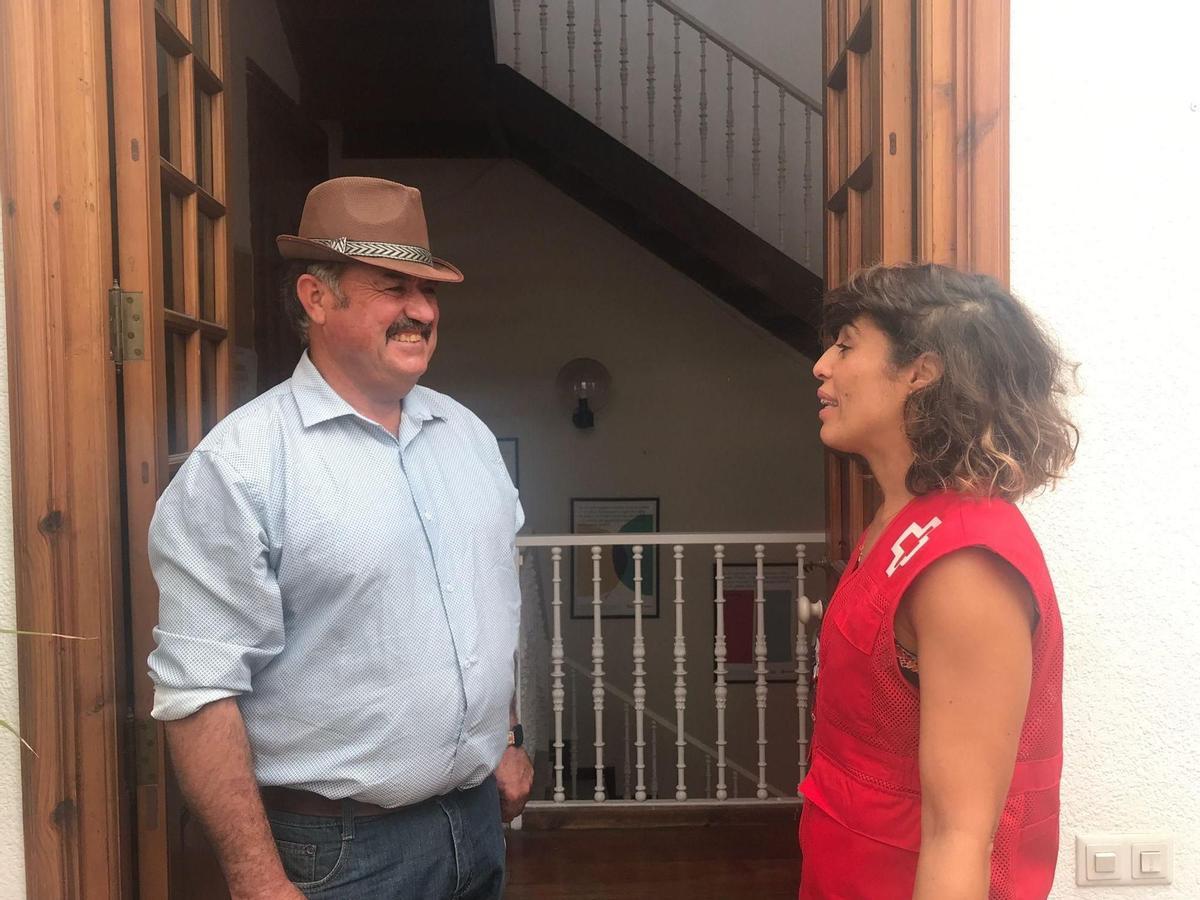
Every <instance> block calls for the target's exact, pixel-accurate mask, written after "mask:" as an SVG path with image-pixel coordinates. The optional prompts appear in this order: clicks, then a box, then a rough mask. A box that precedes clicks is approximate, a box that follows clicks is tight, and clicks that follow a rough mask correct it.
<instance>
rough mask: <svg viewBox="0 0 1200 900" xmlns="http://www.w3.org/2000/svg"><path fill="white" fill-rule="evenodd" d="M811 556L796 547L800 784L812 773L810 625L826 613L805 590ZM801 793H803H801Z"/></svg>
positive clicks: (798, 767)
mask: <svg viewBox="0 0 1200 900" xmlns="http://www.w3.org/2000/svg"><path fill="white" fill-rule="evenodd" d="M806 556H807V548H806V547H805V546H804V544H797V545H796V717H797V720H798V722H799V730H800V734H799V741H798V743H799V746H800V761H799V764H798V766H797V770H798V771H799V773H800V778H799V779H798V780H797V784H799V781H802V780H803V779H804V776H805V774H807V772H808V717H809V703H810V691H809V687H808V682H809V678H810V672H809V663H808V656H809V651H808V624H809V622H812V621H814V620H816V619H818V618H820V617H821V615H822V613H823V612H824V611H825V607H824V604H822V603H821V602H820V601H818V602H816V603H813V602H812V601H811V600H809V599H808V594H807V592H806V591H805V587H806V578H805V572H804V560H805V558H806ZM797 793H799V791H797Z"/></svg>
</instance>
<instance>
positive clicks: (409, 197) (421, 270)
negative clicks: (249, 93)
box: [275, 176, 463, 281]
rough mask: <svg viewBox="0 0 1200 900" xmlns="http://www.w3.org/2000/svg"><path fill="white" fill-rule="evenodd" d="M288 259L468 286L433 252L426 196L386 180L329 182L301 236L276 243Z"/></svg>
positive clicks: (319, 191) (311, 201)
mask: <svg viewBox="0 0 1200 900" xmlns="http://www.w3.org/2000/svg"><path fill="white" fill-rule="evenodd" d="M275 244H276V246H277V247H279V252H280V253H281V254H283V256H284V257H285V258H287V259H309V260H312V261H314V262H360V263H365V264H366V265H368V266H379V267H380V268H382V269H391V270H392V271H393V272H403V273H405V274H406V275H415V276H416V277H418V278H428V279H429V280H430V281H462V280H463V274H462V272H460V271H459V270H458V269H457V268H456V267H455V266H453V265H451V264H450V263H448V262H446V261H445V260H444V259H438V258H437V257H436V256H434V255H433V254H432V253H430V252H429V229H428V228H427V227H426V225H425V208H424V207H423V206H422V205H421V192H420V191H418V190H417V189H416V188H411V187H407V186H405V185H403V184H397V183H396V182H394V181H388V180H386V179H383V178H362V177H357V176H352V177H347V178H333V179H330V180H329V181H323V182H321V183H320V184H318V185H317V186H316V187H315V188H313V189H312V190H311V191H309V192H308V198H307V199H306V200H305V201H304V214H303V215H302V216H301V217H300V234H298V235H294V234H281V235H279V237H277V238H275Z"/></svg>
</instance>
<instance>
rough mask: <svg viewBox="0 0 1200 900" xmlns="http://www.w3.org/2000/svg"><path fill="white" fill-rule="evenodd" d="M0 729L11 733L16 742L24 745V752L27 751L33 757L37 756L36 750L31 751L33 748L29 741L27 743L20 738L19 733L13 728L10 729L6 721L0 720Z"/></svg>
mask: <svg viewBox="0 0 1200 900" xmlns="http://www.w3.org/2000/svg"><path fill="white" fill-rule="evenodd" d="M0 728H3V729H5V730H6V731H11V732H12V733H13V735H14V736H15V737H16V739H17V740H18V741H20V742H21V743H22V744H24V745H25V749H26V750H28V751H29V752H30V753H32V754H33V755H34V756H37V755H38V754H37V751H36V750H34V749H33V747H31V746H30V745H29V741H27V740H25V738H23V737H21V735H20V733H19V732H18V731H17V729H15V728H13V727H12V725H10V724H9V723H8V722H7V721H5V720H4V719H0Z"/></svg>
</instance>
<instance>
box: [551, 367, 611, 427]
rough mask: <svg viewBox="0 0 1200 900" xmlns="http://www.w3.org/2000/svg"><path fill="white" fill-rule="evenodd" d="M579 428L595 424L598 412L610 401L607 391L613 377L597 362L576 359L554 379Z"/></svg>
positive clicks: (560, 370) (572, 419)
mask: <svg viewBox="0 0 1200 900" xmlns="http://www.w3.org/2000/svg"><path fill="white" fill-rule="evenodd" d="M554 383H555V385H556V386H557V387H558V393H559V396H560V397H562V399H563V402H564V403H565V404H566V407H567V409H569V410H570V411H571V421H572V422H574V423H575V427H576V428H591V427H592V426H593V425H595V424H596V413H597V412H599V411H600V410H601V409H603V408H604V404H605V402H606V401H607V400H608V389H609V387H610V386H611V385H612V376H611V375H609V374H608V369H606V368H604V366H603V365H602V364H601V363H599V362H597V361H596V360H594V359H589V358H587V357H580V358H579V359H573V360H571V361H570V362H569V363H567V364H566V365H565V366H563V367H562V368H561V369H559V370H558V376H557V377H556V378H555V379H554Z"/></svg>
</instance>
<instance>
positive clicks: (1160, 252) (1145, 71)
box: [1012, 0, 1200, 900]
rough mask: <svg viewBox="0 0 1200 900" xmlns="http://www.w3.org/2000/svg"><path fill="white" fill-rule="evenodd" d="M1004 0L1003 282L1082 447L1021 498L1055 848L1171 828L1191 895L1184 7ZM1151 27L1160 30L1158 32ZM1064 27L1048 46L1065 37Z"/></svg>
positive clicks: (1193, 492) (1199, 311)
mask: <svg viewBox="0 0 1200 900" xmlns="http://www.w3.org/2000/svg"><path fill="white" fill-rule="evenodd" d="M1097 13H1098V10H1097V8H1096V5H1095V4H1094V3H1089V2H1086V0H1062V2H1059V3H1044V2H1038V0H1015V2H1014V3H1013V4H1012V283H1013V286H1014V289H1015V290H1016V291H1017V292H1018V294H1020V295H1022V296H1023V297H1024V298H1025V300H1026V301H1027V302H1028V303H1029V304H1030V305H1031V306H1033V307H1034V308H1035V309H1036V310H1037V311H1038V312H1039V313H1040V314H1041V315H1042V316H1043V317H1044V318H1045V319H1046V320H1047V321H1048V323H1049V324H1050V325H1051V326H1052V327H1053V328H1054V329H1055V331H1057V333H1058V334H1059V336H1060V337H1061V339H1062V342H1063V344H1064V346H1065V349H1066V351H1067V352H1068V353H1069V354H1070V355H1071V356H1072V357H1073V358H1074V359H1075V360H1077V361H1078V362H1079V363H1080V364H1081V367H1080V370H1079V378H1080V383H1081V388H1082V391H1081V393H1080V395H1079V396H1078V397H1077V399H1076V400H1075V403H1074V408H1075V413H1076V416H1077V418H1078V422H1079V425H1080V427H1081V429H1082V431H1083V442H1082V444H1081V445H1080V453H1079V461H1078V463H1077V464H1076V466H1075V468H1074V469H1073V470H1072V473H1071V476H1070V479H1069V480H1068V481H1067V482H1066V484H1065V485H1063V486H1062V487H1061V488H1060V489H1059V490H1058V491H1057V492H1055V493H1052V494H1048V495H1046V496H1044V497H1042V498H1040V499H1038V500H1035V501H1033V502H1031V503H1029V504H1028V512H1029V514H1030V516H1031V519H1032V521H1033V523H1034V526H1035V527H1036V529H1037V531H1038V533H1039V535H1040V537H1041V539H1042V542H1043V546H1044V548H1045V550H1046V553H1047V556H1048V557H1049V561H1050V565H1051V569H1052V571H1053V573H1054V576H1055V580H1056V583H1057V587H1058V592H1059V597H1060V599H1061V603H1062V607H1063V615H1064V619H1065V623H1066V642H1067V669H1066V772H1065V775H1064V781H1063V828H1062V839H1063V851H1062V857H1061V861H1060V867H1059V877H1058V880H1057V884H1056V888H1055V893H1054V896H1055V897H1080V898H1087V900H1103V898H1110V897H1111V898H1115V897H1124V896H1130V894H1129V891H1130V889H1129V888H1124V889H1119V888H1108V889H1103V888H1086V889H1084V888H1078V887H1076V886H1075V879H1074V839H1075V835H1076V834H1077V833H1081V832H1088V831H1137V830H1160V829H1161V830H1165V831H1170V832H1173V833H1174V835H1175V841H1176V844H1175V852H1176V857H1175V883H1174V884H1173V885H1172V886H1170V887H1160V888H1144V889H1140V890H1134V892H1133V896H1138V897H1150V896H1160V897H1168V896H1169V897H1186V898H1196V897H1200V753H1198V752H1197V748H1196V744H1197V739H1198V738H1200V692H1198V691H1197V689H1196V677H1195V672H1196V660H1197V659H1198V658H1200V652H1198V647H1197V641H1196V635H1197V625H1196V608H1197V602H1198V601H1200V574H1198V570H1197V568H1196V559H1197V552H1196V541H1197V538H1198V537H1200V524H1198V523H1200V463H1198V462H1197V447H1198V446H1200V418H1198V417H1197V416H1196V414H1195V410H1196V401H1195V385H1196V382H1197V378H1198V376H1200V367H1198V365H1197V349H1196V342H1197V340H1198V339H1200V304H1198V303H1197V299H1198V292H1197V286H1196V285H1197V278H1196V267H1195V261H1196V254H1197V248H1198V247H1200V177H1198V174H1197V173H1198V169H1197V162H1196V161H1197V156H1198V154H1200V112H1198V111H1197V106H1198V104H1200V66H1198V65H1197V56H1196V54H1195V53H1192V52H1178V53H1177V52H1164V46H1163V39H1164V36H1165V34H1166V33H1167V32H1169V33H1173V34H1196V33H1197V32H1198V31H1200V7H1197V6H1196V5H1195V4H1193V3H1179V2H1170V0H1158V2H1150V3H1144V4H1141V5H1139V6H1138V7H1137V8H1136V10H1126V11H1125V12H1123V13H1121V14H1120V15H1099V14H1097ZM1164 29H1167V31H1164ZM1064 38H1065V39H1066V43H1064Z"/></svg>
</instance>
